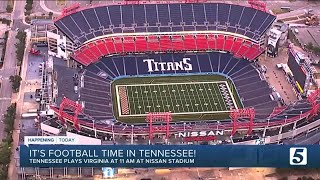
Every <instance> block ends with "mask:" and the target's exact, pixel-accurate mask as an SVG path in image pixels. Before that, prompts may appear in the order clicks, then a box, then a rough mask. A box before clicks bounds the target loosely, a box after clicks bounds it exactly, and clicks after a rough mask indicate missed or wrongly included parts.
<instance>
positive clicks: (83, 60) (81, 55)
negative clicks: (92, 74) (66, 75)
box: [73, 48, 91, 65]
mask: <svg viewBox="0 0 320 180" xmlns="http://www.w3.org/2000/svg"><path fill="white" fill-rule="evenodd" d="M81 49H82V48H81ZM81 49H80V50H78V51H77V52H75V55H74V56H73V58H74V59H75V60H77V61H78V62H80V63H81V64H83V65H89V64H90V63H91V60H90V58H89V57H88V56H87V55H86V54H84V53H83V52H82V51H81Z"/></svg>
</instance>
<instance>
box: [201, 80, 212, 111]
mask: <svg viewBox="0 0 320 180" xmlns="http://www.w3.org/2000/svg"><path fill="white" fill-rule="evenodd" d="M202 86H203V89H204V91H205V92H206V94H207V97H209V94H208V91H207V90H206V87H205V85H204V84H202ZM209 104H210V106H211V111H212V110H214V108H213V106H212V101H211V100H209ZM208 110H209V109H208V108H207V111H208Z"/></svg>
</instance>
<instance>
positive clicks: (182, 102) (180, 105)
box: [175, 84, 186, 112]
mask: <svg viewBox="0 0 320 180" xmlns="http://www.w3.org/2000/svg"><path fill="white" fill-rule="evenodd" d="M175 86H176V87H177V93H178V94H179V97H180V102H179V106H178V109H180V107H181V108H182V110H183V112H186V110H185V109H184V101H186V99H185V98H182V92H181V90H180V87H179V86H178V84H176V85H175Z"/></svg>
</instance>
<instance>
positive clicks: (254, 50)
mask: <svg viewBox="0 0 320 180" xmlns="http://www.w3.org/2000/svg"><path fill="white" fill-rule="evenodd" d="M263 51H264V50H263V49H262V48H260V47H259V45H257V44H254V45H252V47H251V48H250V51H249V52H248V53H247V54H246V57H247V58H248V59H249V60H254V59H255V58H257V57H258V56H259V55H260V54H261V53H263Z"/></svg>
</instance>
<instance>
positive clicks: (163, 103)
mask: <svg viewBox="0 0 320 180" xmlns="http://www.w3.org/2000/svg"><path fill="white" fill-rule="evenodd" d="M157 88H158V92H159V94H160V99H161V103H162V104H161V106H163V111H164V112H165V111H166V109H165V107H166V106H165V102H167V101H168V99H167V97H166V96H165V98H166V101H163V96H162V94H161V88H160V86H159V85H157Z"/></svg>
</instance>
